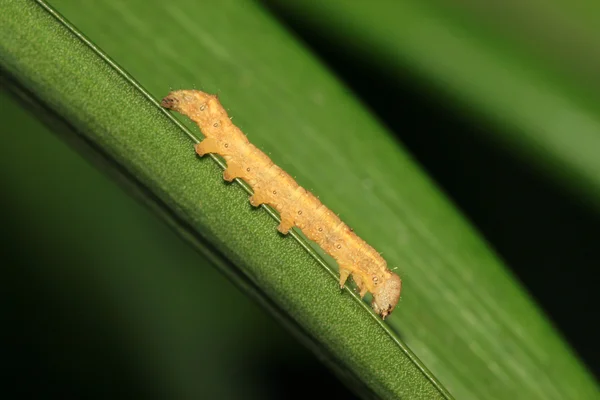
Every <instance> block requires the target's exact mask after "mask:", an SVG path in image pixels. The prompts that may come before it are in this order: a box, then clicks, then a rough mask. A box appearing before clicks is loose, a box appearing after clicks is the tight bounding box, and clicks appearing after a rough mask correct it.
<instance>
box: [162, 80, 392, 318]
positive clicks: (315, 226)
mask: <svg viewBox="0 0 600 400" xmlns="http://www.w3.org/2000/svg"><path fill="white" fill-rule="evenodd" d="M162 106H163V107H165V108H170V109H173V110H175V111H177V112H179V113H181V114H183V115H185V116H187V117H189V118H190V119H191V120H192V121H194V122H195V123H196V124H197V125H198V127H199V128H200V130H201V131H202V133H203V134H204V136H205V139H204V140H202V141H201V142H200V143H198V144H196V146H195V149H196V152H197V153H198V154H199V155H200V156H204V155H205V154H208V153H215V154H219V155H221V156H222V157H223V158H224V159H225V161H226V162H227V168H226V169H225V171H224V172H223V178H224V179H225V180H227V181H232V180H234V179H235V178H240V179H243V180H244V181H246V182H247V183H248V184H249V185H250V186H251V187H252V190H253V192H254V194H253V195H252V196H251V197H250V203H251V204H252V205H253V206H259V205H261V204H268V205H270V206H272V207H273V208H274V209H275V210H277V212H279V214H280V217H281V223H280V224H279V226H278V227H277V229H278V230H279V231H280V232H281V233H283V234H287V233H288V232H289V230H290V229H291V228H292V227H294V226H297V227H298V228H300V229H301V230H302V232H303V233H304V234H305V235H306V237H308V238H309V239H310V240H313V241H315V242H316V243H317V244H318V245H319V246H320V247H321V248H322V249H323V250H324V251H325V252H327V253H328V254H329V255H331V256H332V257H333V258H334V259H335V260H336V262H337V263H338V265H339V268H340V287H344V284H345V282H346V280H347V278H348V277H349V276H350V275H352V278H353V279H354V281H355V282H356V285H357V286H358V288H359V289H360V295H361V297H363V296H364V295H365V294H366V293H367V292H371V293H372V294H373V302H372V303H371V306H372V307H373V309H374V310H375V312H377V313H378V314H379V315H380V316H381V317H382V318H385V317H386V316H387V315H389V314H390V313H391V312H392V310H393V309H394V307H395V306H396V304H397V302H398V299H399V297H400V290H401V287H402V281H401V280H400V277H399V276H398V275H396V274H395V273H393V272H392V271H390V270H389V269H388V268H387V263H386V261H385V260H384V259H383V258H382V257H381V255H380V254H379V253H378V252H377V251H375V249H373V248H372V247H371V246H369V245H368V244H367V243H366V242H365V241H364V240H362V239H361V238H360V237H358V236H357V235H356V233H354V231H353V230H352V229H350V228H349V227H348V226H347V225H346V224H345V223H344V222H342V221H341V220H340V218H338V216H337V215H336V214H334V213H333V212H332V211H331V210H330V209H328V208H327V207H325V206H324V205H323V204H322V203H321V202H320V201H319V199H318V198H317V197H316V196H315V195H313V194H312V193H311V192H310V191H308V190H306V189H304V188H303V187H301V186H300V185H298V183H297V182H296V181H295V180H294V179H293V178H292V177H291V176H290V175H289V174H288V173H287V172H285V171H284V170H282V169H281V168H280V167H278V166H277V165H275V164H274V163H273V161H271V159H270V158H269V157H268V156H267V155H266V154H265V153H263V152H262V151H261V150H260V149H258V148H257V147H256V146H254V145H253V144H252V143H250V142H249V141H248V138H247V137H246V135H244V133H243V132H242V131H241V130H240V129H239V128H238V127H237V126H235V125H234V124H233V123H232V122H231V120H230V118H229V116H228V115H227V112H226V111H225V109H224V108H223V106H222V105H221V103H220V102H219V100H218V99H217V97H216V96H214V95H210V94H207V93H204V92H201V91H199V90H178V91H174V92H171V93H170V94H169V95H168V96H167V97H165V98H164V99H163V101H162Z"/></svg>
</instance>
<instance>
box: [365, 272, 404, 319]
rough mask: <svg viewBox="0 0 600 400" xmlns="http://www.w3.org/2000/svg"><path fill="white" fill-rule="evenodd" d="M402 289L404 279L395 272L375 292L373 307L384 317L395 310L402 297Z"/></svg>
mask: <svg viewBox="0 0 600 400" xmlns="http://www.w3.org/2000/svg"><path fill="white" fill-rule="evenodd" d="M401 290H402V280H401V279H400V277H399V276H398V275H396V274H394V273H392V276H390V278H389V279H387V280H386V281H385V284H383V285H382V286H381V287H380V288H379V289H378V290H377V292H376V293H373V301H372V302H371V308H373V310H374V311H375V312H376V313H377V314H379V316H380V317H381V318H382V319H385V318H386V317H387V316H388V315H390V314H391V313H392V311H394V308H395V307H396V304H398V300H399V299H400V291H401Z"/></svg>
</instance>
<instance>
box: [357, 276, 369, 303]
mask: <svg viewBox="0 0 600 400" xmlns="http://www.w3.org/2000/svg"><path fill="white" fill-rule="evenodd" d="M353 278H354V282H356V286H358V289H359V290H360V298H361V299H362V298H363V297H365V294H367V292H368V291H369V289H368V288H367V285H365V284H364V283H363V281H362V279H361V278H360V277H359V276H356V274H354V275H353Z"/></svg>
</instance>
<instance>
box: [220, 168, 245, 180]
mask: <svg viewBox="0 0 600 400" xmlns="http://www.w3.org/2000/svg"><path fill="white" fill-rule="evenodd" d="M243 177H244V170H243V169H242V167H240V166H239V165H227V168H225V171H223V179H225V180H226V181H227V182H231V181H233V180H234V179H235V178H243Z"/></svg>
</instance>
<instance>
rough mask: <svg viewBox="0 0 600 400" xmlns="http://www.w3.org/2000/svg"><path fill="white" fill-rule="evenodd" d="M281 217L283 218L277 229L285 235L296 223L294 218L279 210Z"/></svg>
mask: <svg viewBox="0 0 600 400" xmlns="http://www.w3.org/2000/svg"><path fill="white" fill-rule="evenodd" d="M279 217H280V218H281V222H280V223H279V225H278V226H277V230H278V231H279V232H281V233H283V234H284V235H287V234H288V232H289V231H290V229H292V228H293V227H294V225H295V223H294V218H292V217H291V216H289V215H286V214H285V213H282V212H281V211H280V212H279Z"/></svg>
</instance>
